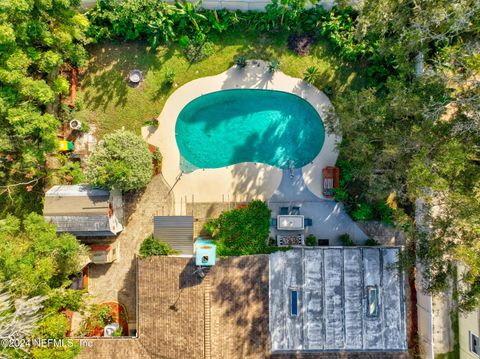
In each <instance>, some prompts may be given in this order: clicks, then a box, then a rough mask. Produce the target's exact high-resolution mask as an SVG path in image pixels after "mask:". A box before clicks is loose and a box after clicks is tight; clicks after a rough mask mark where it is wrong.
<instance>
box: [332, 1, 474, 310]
mask: <svg viewBox="0 0 480 359" xmlns="http://www.w3.org/2000/svg"><path fill="white" fill-rule="evenodd" d="M479 19H480V4H479V3H478V1H473V0H472V1H469V0H467V1H464V0H458V1H453V2H452V1H443V0H430V1H424V2H411V1H407V0H401V1H397V0H392V1H390V0H385V1H380V2H379V1H374V0H372V1H370V0H368V1H366V2H365V3H364V7H363V8H362V9H361V11H360V14H359V17H358V19H357V25H356V26H357V37H358V38H359V39H360V40H359V41H363V40H362V39H368V41H375V42H376V43H377V44H378V48H377V56H381V57H385V58H387V59H389V60H388V62H389V63H392V64H393V68H392V70H391V71H390V73H389V74H388V78H387V80H386V81H385V82H384V83H379V84H377V85H376V86H375V87H372V88H368V89H363V90H360V91H352V92H350V93H349V94H347V95H346V96H345V97H343V98H337V99H335V101H334V105H335V107H336V110H337V113H338V118H337V117H335V118H334V117H331V120H332V121H331V123H330V125H331V126H330V127H333V129H334V130H337V131H338V132H340V133H341V134H342V136H343V141H342V143H341V144H340V150H341V153H340V159H341V160H340V164H341V166H343V167H345V169H346V170H347V171H344V174H346V175H347V176H348V178H347V179H346V180H344V181H343V182H344V185H345V188H344V189H342V191H340V194H341V195H342V196H343V197H344V198H342V199H346V201H347V204H351V206H352V208H353V209H358V202H359V201H365V202H367V203H369V202H375V201H379V200H386V201H387V202H389V204H390V206H391V208H392V210H393V212H394V214H395V215H397V216H401V218H402V223H405V222H404V221H403V219H404V218H405V216H403V215H402V213H403V211H406V212H407V213H408V214H410V217H411V218H412V220H413V216H414V212H413V205H414V203H415V200H416V199H418V198H423V199H424V200H426V201H427V203H430V204H431V205H432V206H437V207H438V208H441V210H439V211H437V212H438V213H437V214H436V215H435V216H432V218H431V219H430V224H431V231H430V233H429V234H428V235H425V234H424V233H417V234H416V235H415V234H414V235H413V237H414V238H415V239H416V248H417V253H416V255H417V258H418V260H419V261H420V262H421V263H422V264H424V266H423V267H424V268H425V271H424V274H425V283H426V284H427V289H428V290H430V291H431V292H433V293H438V292H440V291H442V290H444V289H445V288H447V286H448V285H449V283H451V279H452V278H454V273H455V267H456V264H457V263H459V262H462V263H464V264H465V265H466V271H465V272H464V275H463V277H462V278H459V279H461V280H462V283H463V286H462V290H461V291H460V292H459V297H458V300H459V302H458V304H459V308H460V309H461V310H469V309H472V308H473V307H475V306H478V305H479V304H480V255H479V254H480V252H479V249H478V245H476V243H477V242H478V238H479V236H480V222H479V219H478V213H479V208H480V196H479V195H478V192H479V189H480V148H479V143H480V117H479V113H480V83H479V80H478V79H479V72H480V57H479V56H480V55H479V49H480V44H479V42H478V34H479V33H480V23H479ZM419 54H421V56H418V55H419ZM415 65H417V70H416V69H415ZM418 65H421V66H418ZM422 67H423V71H422ZM411 248H415V246H413V247H411Z"/></svg>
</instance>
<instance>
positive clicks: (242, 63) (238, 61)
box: [235, 56, 247, 69]
mask: <svg viewBox="0 0 480 359" xmlns="http://www.w3.org/2000/svg"><path fill="white" fill-rule="evenodd" d="M235 65H237V66H238V67H239V68H241V69H243V68H244V67H245V66H247V58H246V57H245V56H239V57H237V58H236V59H235Z"/></svg>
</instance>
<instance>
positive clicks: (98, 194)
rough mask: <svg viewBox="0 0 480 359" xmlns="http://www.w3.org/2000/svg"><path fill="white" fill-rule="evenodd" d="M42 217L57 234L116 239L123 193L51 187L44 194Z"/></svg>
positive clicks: (81, 187) (121, 228) (120, 221)
mask: <svg viewBox="0 0 480 359" xmlns="http://www.w3.org/2000/svg"><path fill="white" fill-rule="evenodd" d="M43 215H44V217H45V220H46V221H47V222H50V223H53V224H55V225H56V226H57V232H58V233H64V232H68V233H72V234H74V235H75V236H77V237H112V236H116V235H117V234H118V233H119V232H121V231H122V230H123V201H122V193H121V192H120V191H109V190H106V189H102V188H93V187H91V186H88V185H61V186H53V187H52V188H51V189H50V190H48V191H47V193H46V194H45V204H44V208H43Z"/></svg>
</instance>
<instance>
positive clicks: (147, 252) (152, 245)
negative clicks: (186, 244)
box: [140, 235, 178, 258]
mask: <svg viewBox="0 0 480 359" xmlns="http://www.w3.org/2000/svg"><path fill="white" fill-rule="evenodd" d="M177 253H178V252H177V251H175V250H173V249H172V247H170V246H169V245H168V244H167V243H165V242H163V241H161V240H159V239H154V238H153V235H150V236H148V237H147V238H145V240H144V241H143V242H142V245H141V246H140V257H142V258H145V257H151V256H168V255H171V254H177Z"/></svg>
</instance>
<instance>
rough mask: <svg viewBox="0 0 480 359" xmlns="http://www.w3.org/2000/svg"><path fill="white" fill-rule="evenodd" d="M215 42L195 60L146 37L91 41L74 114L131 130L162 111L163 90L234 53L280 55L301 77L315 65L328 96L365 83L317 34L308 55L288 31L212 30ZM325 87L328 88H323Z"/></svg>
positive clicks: (103, 128)
mask: <svg viewBox="0 0 480 359" xmlns="http://www.w3.org/2000/svg"><path fill="white" fill-rule="evenodd" d="M210 40H211V41H212V42H213V43H214V44H215V52H214V54H213V55H212V56H210V57H209V58H207V59H206V60H203V61H201V62H199V63H196V64H190V63H189V62H188V61H187V59H186V58H185V56H184V55H183V51H182V49H181V48H180V47H178V45H173V46H171V47H160V48H158V49H157V50H156V51H149V50H150V49H149V48H148V46H147V45H146V44H145V43H142V42H131V43H105V44H101V45H92V46H91V47H90V48H89V50H90V54H91V58H90V63H89V67H88V68H87V70H86V72H85V74H84V75H83V77H82V80H81V84H80V85H81V87H80V89H79V91H78V99H79V100H80V101H81V102H82V103H83V104H82V106H81V110H80V111H78V112H77V114H76V117H77V118H78V119H79V120H81V121H85V122H88V123H95V124H96V125H97V126H98V128H99V131H100V135H101V136H102V135H103V134H105V133H108V132H111V131H113V130H115V129H118V128H121V127H125V128H126V129H128V130H132V131H134V132H136V133H140V128H141V127H142V126H143V125H144V124H145V123H146V122H147V121H149V120H153V119H155V118H156V117H157V116H158V115H159V114H160V112H161V110H162V108H163V105H164V103H165V101H166V100H167V98H168V96H169V95H170V94H171V93H172V92H173V91H174V90H175V89H176V87H178V86H181V85H183V84H185V83H187V82H189V81H192V80H194V79H196V78H199V77H204V76H211V75H215V74H218V73H221V72H223V71H225V70H227V69H228V68H229V67H231V66H232V65H233V60H234V58H235V57H236V56H240V55H243V56H245V57H246V58H248V59H264V60H271V59H275V58H276V59H279V60H280V63H281V66H280V69H281V71H283V72H285V73H286V74H288V75H291V76H295V77H300V78H302V77H303V73H304V71H305V69H306V68H307V67H309V66H316V67H317V68H318V69H319V72H320V78H319V80H318V81H317V83H316V85H317V86H318V87H319V88H320V89H325V88H327V89H329V88H330V89H333V91H332V97H334V96H335V95H337V96H338V95H339V94H341V93H342V92H343V91H345V90H346V89H347V88H349V87H352V88H359V87H362V86H363V85H364V84H365V79H364V77H362V75H361V74H362V72H363V71H364V69H363V68H361V67H360V66H359V67H356V68H354V67H351V66H349V65H346V64H344V63H343V61H342V60H341V59H340V58H339V57H338V56H336V55H335V52H334V51H333V50H332V49H331V47H330V46H329V45H328V44H327V43H326V41H324V40H322V39H320V40H319V41H318V43H317V44H316V45H315V46H314V47H313V48H312V51H311V53H310V55H308V56H303V57H300V56H297V55H295V54H294V53H293V52H291V51H290V50H288V49H287V46H286V43H287V35H286V34H275V35H268V36H264V35H259V34H258V32H249V31H242V30H238V29H237V30H236V31H229V32H227V33H223V34H219V35H217V34H212V35H211V36H210ZM135 68H138V69H140V70H142V71H143V73H144V76H145V80H144V82H143V84H142V85H141V86H140V87H139V88H131V87H129V86H128V85H127V83H126V81H125V78H126V76H127V74H128V72H129V71H130V70H132V69H135ZM169 70H170V71H171V70H173V71H174V72H175V85H174V86H173V87H169V86H167V85H166V82H165V74H166V72H167V71H169ZM327 92H328V91H327Z"/></svg>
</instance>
